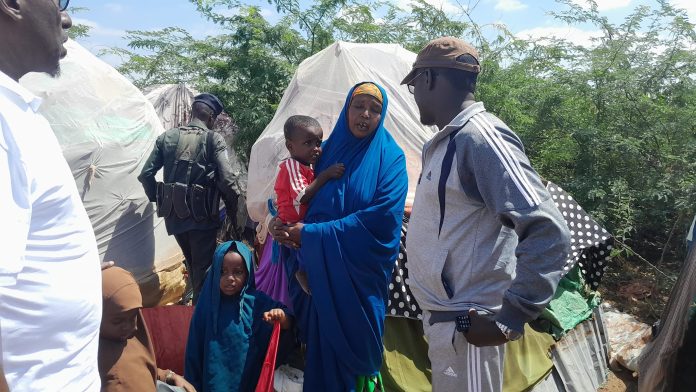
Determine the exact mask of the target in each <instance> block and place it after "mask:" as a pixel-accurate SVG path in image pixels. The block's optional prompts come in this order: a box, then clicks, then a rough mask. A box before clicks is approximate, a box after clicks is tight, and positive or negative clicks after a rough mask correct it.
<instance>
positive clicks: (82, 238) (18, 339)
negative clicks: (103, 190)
mask: <svg viewBox="0 0 696 392" xmlns="http://www.w3.org/2000/svg"><path fill="white" fill-rule="evenodd" d="M67 3H68V1H67V0H12V1H0V37H2V38H1V39H0V251H1V253H0V324H1V325H2V331H1V336H0V338H1V345H0V347H2V362H3V363H2V368H3V370H4V375H5V378H6V379H7V383H8V385H9V387H10V390H11V391H13V392H14V391H99V389H100V378H99V372H98V368H97V351H98V342H99V324H100V321H101V274H100V266H99V255H98V252H97V244H96V240H95V237H94V232H93V230H92V226H91V224H90V221H89V218H88V216H87V213H86V211H85V209H84V207H83V205H82V202H81V200H80V197H79V195H78V192H77V187H76V185H75V181H74V179H73V177H72V173H71V171H70V167H69V166H68V164H67V162H66V161H65V159H64V158H63V155H62V152H61V148H60V145H59V144H58V141H57V139H56V137H55V135H54V134H53V131H52V130H51V127H50V125H49V124H48V122H47V121H46V119H45V118H43V116H41V115H40V114H39V113H38V109H39V106H40V104H41V100H40V99H39V98H38V97H36V96H34V95H33V94H32V93H30V92H29V91H27V90H26V89H24V88H22V87H21V86H20V85H19V84H18V83H17V81H18V80H19V78H21V77H22V76H23V75H25V74H27V73H29V72H45V73H48V74H51V75H54V76H55V75H58V73H59V64H58V62H59V60H60V58H62V57H63V56H65V54H66V50H65V48H64V47H63V43H64V42H65V41H66V40H67V35H66V33H65V29H68V28H69V27H70V26H71V25H72V21H71V20H70V17H69V16H68V15H67V14H66V13H65V12H64V10H65V8H66V7H67Z"/></svg>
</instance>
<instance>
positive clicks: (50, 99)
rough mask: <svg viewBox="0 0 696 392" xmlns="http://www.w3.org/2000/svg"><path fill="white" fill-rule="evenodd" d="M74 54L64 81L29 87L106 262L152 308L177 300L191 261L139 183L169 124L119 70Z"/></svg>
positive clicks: (35, 79)
mask: <svg viewBox="0 0 696 392" xmlns="http://www.w3.org/2000/svg"><path fill="white" fill-rule="evenodd" d="M66 48H67V49H68V56H67V57H66V58H65V59H64V60H63V61H61V68H62V74H61V76H60V77H59V78H55V79H54V78H50V77H49V76H47V75H43V74H30V75H27V76H26V77H25V78H23V79H22V80H21V83H22V85H24V86H25V87H26V88H28V89H29V90H31V91H32V92H33V93H34V94H36V95H37V96H39V97H41V98H43V103H42V105H41V109H40V111H41V113H42V114H43V115H44V116H45V117H46V118H47V119H48V121H49V122H50V123H51V126H52V127H53V131H54V132H55V133H56V136H57V137H58V141H59V142H60V144H61V146H62V148H63V155H64V156H65V158H66V160H67V161H68V164H69V165H70V168H71V169H72V173H73V176H74V177H75V182H76V183H77V188H78V191H79V193H80V196H81V198H82V202H83V204H84V206H85V208H86V210H87V213H88V214H89V217H90V220H91V222H92V226H93V228H94V233H95V235H96V238H97V244H98V246H99V254H100V257H101V258H102V260H113V261H115V262H116V265H118V266H120V267H123V268H125V269H127V270H129V271H131V272H132V273H133V275H134V276H135V278H136V279H138V281H139V282H140V284H141V289H142V291H143V300H144V302H145V305H146V306H148V305H149V306H152V305H155V304H157V303H159V302H167V301H168V300H173V299H176V296H177V294H180V293H181V292H182V291H183V287H182V285H183V283H184V282H183V278H182V274H181V261H182V260H183V256H182V254H181V250H180V248H179V246H178V245H177V243H176V241H175V239H174V237H170V236H168V235H167V232H166V230H165V227H164V222H163V220H162V219H160V218H157V216H156V214H155V209H154V205H153V204H152V203H150V202H149V201H148V199H147V197H146V196H145V193H144V191H143V188H142V186H141V184H140V182H138V180H137V176H138V174H140V170H141V169H142V166H143V164H144V162H145V160H146V159H147V157H148V155H149V154H150V151H151V150H152V147H153V145H154V141H155V139H156V138H157V136H158V135H159V134H160V133H162V132H163V131H164V129H163V128H162V124H161V123H160V120H159V118H158V117H157V114H156V113H155V110H154V109H153V107H152V104H150V102H149V101H148V100H147V99H146V98H145V96H143V94H142V93H141V92H140V91H139V90H138V89H137V88H136V87H135V86H134V85H133V84H132V83H131V82H130V81H128V80H127V79H126V78H125V77H123V76H122V75H121V74H119V73H118V72H117V71H116V70H115V69H114V68H112V67H111V66H109V65H108V64H106V63H104V62H103V61H101V60H100V59H98V58H97V57H95V56H94V55H93V54H91V53H90V52H89V51H87V50H86V49H84V48H82V47H81V46H80V45H79V44H77V43H76V42H73V41H69V42H68V43H67V44H66ZM37 142H39V143H40V141H37ZM79 282H80V277H79V276H76V277H75V284H79Z"/></svg>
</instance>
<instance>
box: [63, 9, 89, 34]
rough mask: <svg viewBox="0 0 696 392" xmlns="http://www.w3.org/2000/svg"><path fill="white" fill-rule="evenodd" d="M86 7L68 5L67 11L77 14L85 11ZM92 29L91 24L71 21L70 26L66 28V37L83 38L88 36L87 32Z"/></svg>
mask: <svg viewBox="0 0 696 392" xmlns="http://www.w3.org/2000/svg"><path fill="white" fill-rule="evenodd" d="M87 10H88V8H85V7H70V8H69V9H68V13H69V14H70V15H75V14H79V13H80V12H84V11H87ZM90 30H92V27H91V26H88V25H85V24H80V23H73V25H72V27H71V28H70V29H68V37H70V39H74V40H76V39H80V38H85V37H88V36H89V32H90Z"/></svg>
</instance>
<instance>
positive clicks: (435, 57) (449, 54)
mask: <svg viewBox="0 0 696 392" xmlns="http://www.w3.org/2000/svg"><path fill="white" fill-rule="evenodd" d="M466 54H468V55H470V56H471V57H473V58H474V59H475V60H476V62H477V63H478V62H479V54H478V52H477V51H476V49H474V47H473V46H471V45H469V44H468V43H466V42H464V41H462V40H461V39H459V38H454V37H440V38H436V39H434V40H432V41H430V42H428V44H427V45H425V47H424V48H423V49H421V51H420V52H419V53H418V57H416V62H415V63H413V69H412V70H411V72H409V73H408V75H406V77H405V78H404V80H402V81H401V84H406V83H408V82H410V81H411V79H413V78H414V77H415V76H416V72H418V68H430V67H434V68H455V69H461V70H462V71H468V72H473V73H479V72H481V66H480V65H479V64H468V63H465V62H462V61H457V58H459V56H462V55H466Z"/></svg>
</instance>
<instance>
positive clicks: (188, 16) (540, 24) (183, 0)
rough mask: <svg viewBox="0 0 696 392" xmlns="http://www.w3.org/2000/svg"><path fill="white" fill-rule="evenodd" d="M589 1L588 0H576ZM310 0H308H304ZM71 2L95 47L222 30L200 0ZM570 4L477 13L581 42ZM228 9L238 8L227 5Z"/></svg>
mask: <svg viewBox="0 0 696 392" xmlns="http://www.w3.org/2000/svg"><path fill="white" fill-rule="evenodd" d="M390 1H393V2H395V3H397V4H399V5H400V6H401V7H402V8H406V7H408V4H409V3H410V0H390ZM426 1H427V2H428V3H431V4H433V5H435V6H437V7H441V8H442V9H443V10H445V11H446V12H448V13H450V14H452V15H453V16H456V15H459V14H460V10H461V8H460V7H461V6H467V5H468V4H470V3H476V1H475V0H471V1H470V0H426ZM573 1H575V2H578V3H584V0H573ZM242 2H243V3H246V4H254V5H258V6H259V7H260V8H261V10H262V14H263V15H264V17H266V19H267V20H269V21H271V22H275V21H277V20H278V18H279V16H278V14H277V12H276V11H275V8H273V7H272V6H271V5H270V4H268V2H267V1H265V0H261V1H259V0H247V1H244V0H242ZM300 2H301V3H309V1H308V0H300ZM670 2H671V3H672V4H673V5H675V6H677V7H680V8H685V9H687V11H688V12H689V16H690V19H691V20H692V21H694V22H696V0H670ZM654 3H655V2H654V0H598V1H597V5H598V7H599V10H600V11H601V12H602V14H604V15H606V16H607V17H608V18H609V20H610V21H612V22H615V23H616V22H620V21H621V20H623V18H624V17H625V16H626V15H627V14H629V13H630V12H631V11H632V10H633V9H634V8H635V7H637V6H638V5H641V4H654ZM70 6H71V7H84V8H87V10H84V11H80V12H79V13H76V14H74V15H72V16H73V20H74V22H76V23H82V24H87V25H89V26H91V27H92V30H91V31H90V36H89V37H88V38H85V39H81V40H80V41H79V42H80V43H81V44H82V45H84V46H85V47H87V48H88V49H90V50H91V51H92V52H93V53H99V52H100V51H101V50H102V49H104V48H108V47H114V46H116V47H126V45H127V42H126V41H125V40H124V39H123V36H124V34H125V32H126V31H127V30H158V29H162V28H165V27H170V26H176V27H182V28H184V29H186V30H188V31H189V32H190V33H191V34H192V35H193V36H195V37H197V38H204V37H206V36H208V35H215V34H217V33H218V32H219V31H220V30H219V28H218V27H217V26H216V25H215V24H214V23H212V22H209V21H207V20H205V19H204V18H203V17H201V16H200V15H199V14H198V13H197V12H196V9H195V6H194V5H193V4H192V3H191V2H190V1H188V0H122V1H104V0H72V1H71V2H70ZM562 8H564V7H563V6H560V5H558V4H557V3H556V2H555V1H553V0H480V1H479V3H478V5H477V6H476V8H475V9H474V11H473V13H472V16H473V18H474V20H475V21H476V22H477V23H478V24H480V25H485V24H490V23H503V24H505V25H506V26H507V27H508V29H509V30H510V31H512V32H513V33H515V34H517V35H519V36H533V37H547V36H557V37H563V38H566V39H569V40H572V41H574V42H577V43H586V42H589V39H590V38H591V37H592V36H593V35H596V34H597V31H595V30H593V27H591V26H574V27H569V26H567V25H565V24H564V23H563V22H561V21H558V20H555V19H554V18H553V17H551V16H549V15H548V13H549V12H550V11H555V10H559V9H562ZM225 12H234V11H233V10H225ZM104 60H105V61H107V62H109V63H111V64H112V65H116V64H118V63H119V60H118V59H117V58H110V57H108V56H107V57H105V58H104Z"/></svg>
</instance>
